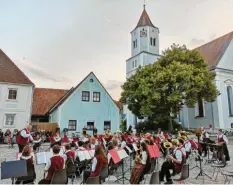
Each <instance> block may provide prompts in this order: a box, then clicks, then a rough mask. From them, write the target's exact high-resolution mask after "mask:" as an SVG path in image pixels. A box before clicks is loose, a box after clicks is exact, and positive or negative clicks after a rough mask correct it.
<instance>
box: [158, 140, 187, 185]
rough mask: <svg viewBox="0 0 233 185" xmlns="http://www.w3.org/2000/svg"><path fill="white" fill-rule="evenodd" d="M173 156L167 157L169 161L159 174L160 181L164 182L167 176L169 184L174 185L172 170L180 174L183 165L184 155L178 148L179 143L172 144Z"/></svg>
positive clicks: (164, 164) (163, 165)
mask: <svg viewBox="0 0 233 185" xmlns="http://www.w3.org/2000/svg"><path fill="white" fill-rule="evenodd" d="M172 149H173V155H168V156H167V159H168V160H167V161H165V162H164V163H163V164H162V167H161V171H160V174H159V176H160V177H159V178H160V181H164V176H165V175H166V180H167V184H172V179H171V174H170V171H169V170H170V169H174V168H175V171H176V173H177V174H178V173H180V172H181V169H182V164H183V159H184V156H183V153H182V151H181V149H180V148H178V143H177V142H174V141H173V142H172Z"/></svg>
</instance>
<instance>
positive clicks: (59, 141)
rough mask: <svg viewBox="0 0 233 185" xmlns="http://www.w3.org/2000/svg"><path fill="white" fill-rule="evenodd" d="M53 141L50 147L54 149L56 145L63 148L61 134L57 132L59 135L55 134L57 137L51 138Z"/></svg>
mask: <svg viewBox="0 0 233 185" xmlns="http://www.w3.org/2000/svg"><path fill="white" fill-rule="evenodd" d="M51 140H52V143H51V145H50V147H51V148H52V147H53V146H54V145H59V146H61V137H60V134H59V132H57V133H56V134H55V136H54V137H52V138H51Z"/></svg>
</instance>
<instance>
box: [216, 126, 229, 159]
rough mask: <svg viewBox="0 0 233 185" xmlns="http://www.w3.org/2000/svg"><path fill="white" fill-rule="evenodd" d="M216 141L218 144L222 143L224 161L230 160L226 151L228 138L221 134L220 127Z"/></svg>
mask: <svg viewBox="0 0 233 185" xmlns="http://www.w3.org/2000/svg"><path fill="white" fill-rule="evenodd" d="M217 143H218V144H223V153H224V155H225V156H226V161H230V156H229V151H228V148H227V144H228V139H227V137H226V136H225V135H224V134H223V131H222V129H219V130H218V136H217Z"/></svg>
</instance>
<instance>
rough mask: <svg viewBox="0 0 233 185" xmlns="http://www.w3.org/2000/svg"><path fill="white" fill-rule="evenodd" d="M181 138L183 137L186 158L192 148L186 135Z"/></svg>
mask: <svg viewBox="0 0 233 185" xmlns="http://www.w3.org/2000/svg"><path fill="white" fill-rule="evenodd" d="M181 138H182V139H184V148H185V151H186V159H188V157H189V155H190V153H191V148H192V145H191V143H190V142H189V140H188V138H187V137H186V136H182V137H181Z"/></svg>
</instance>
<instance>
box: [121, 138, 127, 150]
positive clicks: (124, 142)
mask: <svg viewBox="0 0 233 185" xmlns="http://www.w3.org/2000/svg"><path fill="white" fill-rule="evenodd" d="M125 147H126V139H125V136H124V135H122V136H121V149H124V148H125Z"/></svg>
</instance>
